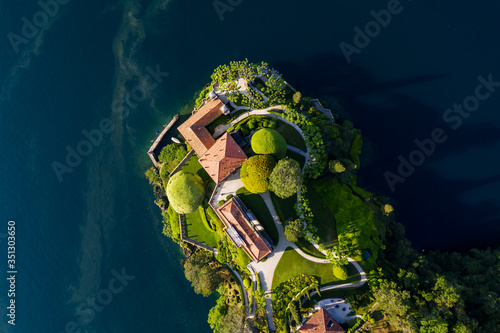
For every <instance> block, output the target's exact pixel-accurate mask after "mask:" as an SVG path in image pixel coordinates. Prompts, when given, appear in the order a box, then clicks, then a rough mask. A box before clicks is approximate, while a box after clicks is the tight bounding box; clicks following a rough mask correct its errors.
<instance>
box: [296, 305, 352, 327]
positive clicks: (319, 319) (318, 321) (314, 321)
mask: <svg viewBox="0 0 500 333" xmlns="http://www.w3.org/2000/svg"><path fill="white" fill-rule="evenodd" d="M327 332H334V333H343V332H345V329H343V328H342V326H340V325H339V323H337V322H336V321H335V319H333V318H332V316H330V314H329V313H328V312H327V311H326V310H325V309H323V308H321V309H320V310H319V311H318V312H316V313H315V314H314V315H313V316H312V317H311V318H309V320H308V321H307V322H306V323H305V324H304V325H302V327H301V328H300V329H299V333H327Z"/></svg>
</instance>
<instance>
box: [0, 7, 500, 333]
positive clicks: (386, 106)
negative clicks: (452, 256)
mask: <svg viewBox="0 0 500 333" xmlns="http://www.w3.org/2000/svg"><path fill="white" fill-rule="evenodd" d="M402 6H403V8H404V9H403V10H402V12H401V13H400V14H397V15H394V16H393V18H392V21H391V23H390V24H389V25H388V26H387V27H386V28H384V29H382V30H381V31H380V33H379V34H378V35H377V36H376V37H374V38H373V39H372V41H371V42H370V44H369V45H368V46H367V47H365V48H363V49H362V50H361V52H360V54H354V55H353V56H352V59H353V61H352V62H351V63H350V64H348V63H347V62H346V61H345V58H344V57H343V56H342V54H341V53H340V48H339V43H340V42H342V41H344V42H347V43H351V44H352V43H353V38H354V31H353V28H354V27H355V26H360V27H363V26H364V25H365V24H366V23H367V22H369V21H370V20H372V17H371V16H370V11H371V10H379V9H382V8H385V7H387V2H385V1H375V2H367V1H365V2H361V1H349V2H335V3H332V4H324V3H323V2H320V1H313V2H309V3H307V4H304V3H303V2H299V1H289V2H287V3H286V6H284V5H283V4H278V3H271V4H266V6H265V7H264V8H262V7H259V6H258V5H256V4H252V3H251V2H246V1H244V2H242V3H241V4H240V5H238V6H236V7H235V8H233V11H231V12H226V13H224V14H223V18H224V20H223V21H221V20H220V18H219V16H218V14H217V12H216V11H215V9H214V8H213V6H212V3H211V2H209V1H196V2H187V1H185V2H181V1H177V0H172V1H118V2H116V1H115V2H110V1H87V2H85V3H82V2H76V1H71V2H69V3H68V4H66V5H61V8H60V11H59V13H58V14H57V15H55V17H54V18H51V19H50V20H49V23H48V25H46V26H44V27H43V29H42V31H40V32H38V33H37V34H36V36H35V37H33V38H31V39H30V40H29V43H27V44H20V45H19V49H20V52H19V53H18V54H16V53H15V52H14V50H13V48H12V47H11V44H10V42H9V40H8V38H7V37H6V36H7V34H8V33H9V32H14V33H16V34H21V28H22V24H23V23H22V21H21V18H22V17H23V16H26V17H27V18H32V17H33V14H34V13H36V12H37V11H39V10H40V7H39V6H38V5H37V4H36V2H35V1H17V2H15V3H9V4H6V3H2V4H0V13H2V20H0V36H4V37H2V41H1V42H0V45H1V47H0V50H1V53H0V83H1V86H0V88H1V92H0V94H1V95H0V156H2V163H1V166H2V168H1V172H0V177H1V178H0V179H1V185H2V187H1V188H2V190H1V191H0V207H1V208H0V233H5V232H6V229H7V221H9V220H14V221H16V228H17V230H16V231H17V234H16V236H17V270H18V274H17V285H16V289H17V290H16V302H17V303H16V304H17V307H16V310H17V312H16V314H17V317H16V327H15V328H13V327H11V326H10V325H8V324H7V317H6V316H5V313H6V309H5V306H6V304H7V302H8V298H7V296H6V291H7V289H8V286H7V284H6V283H5V278H6V277H7V273H6V271H7V270H6V256H7V254H6V239H5V238H3V237H2V235H0V237H2V238H0V263H1V264H0V280H1V281H2V283H0V295H1V296H0V315H1V317H2V319H1V320H0V331H1V332H14V331H17V332H64V331H65V330H66V331H72V330H73V328H72V325H73V324H71V322H75V326H77V328H78V329H81V332H192V331H193V330H196V331H197V332H210V328H209V326H208V324H207V323H206V317H207V313H208V309H209V308H210V307H211V306H212V302H213V301H212V300H211V299H206V298H203V297H201V296H199V295H196V294H194V293H193V292H192V290H191V289H190V287H189V283H188V282H187V281H186V280H185V279H184V276H183V273H182V271H181V266H180V260H181V258H182V255H181V253H180V250H179V249H178V247H177V246H176V245H175V244H172V243H171V242H170V241H169V240H168V239H166V238H165V237H163V236H161V233H160V231H161V225H160V220H161V216H160V213H159V211H158V209H157V208H156V207H155V206H154V204H153V203H152V201H153V196H152V191H151V189H150V187H149V186H148V184H147V183H146V181H145V180H144V179H143V172H144V170H145V169H146V168H147V167H148V165H149V163H150V161H149V160H148V158H147V156H146V154H145V151H147V148H148V146H149V144H150V142H149V141H150V140H152V139H153V138H154V137H155V132H156V131H157V130H158V129H159V128H161V124H164V123H166V122H167V121H168V120H169V119H170V117H171V116H172V115H173V114H175V113H176V112H178V110H179V108H181V107H182V106H183V105H185V104H186V103H187V102H188V101H189V100H190V99H191V97H192V96H193V93H194V92H195V90H196V89H199V88H200V87H202V86H203V85H204V84H205V83H206V82H207V81H208V80H209V76H210V74H211V72H212V70H213V68H214V67H216V66H217V65H218V64H221V63H226V62H229V61H230V60H235V59H244V58H246V57H247V58H249V59H250V60H251V61H262V60H264V61H267V62H270V63H271V64H272V65H274V66H276V67H277V68H278V69H279V70H280V71H282V72H283V73H285V76H286V78H287V80H288V81H289V82H290V83H291V84H293V85H294V86H296V87H297V88H298V89H300V90H302V91H303V92H304V93H306V94H308V95H311V96H315V97H320V98H323V99H326V100H329V101H330V102H332V103H333V101H334V100H335V99H337V100H339V101H340V102H341V103H342V104H343V105H344V106H345V109H344V110H341V111H340V113H342V114H343V115H344V116H345V117H347V118H349V119H351V120H353V121H354V122H355V125H356V126H357V127H359V128H361V129H362V130H363V134H364V137H365V151H364V157H365V158H364V161H365V164H364V166H363V168H362V169H361V170H360V172H359V181H360V183H361V184H362V185H363V186H365V187H367V188H368V189H371V190H374V191H376V192H379V193H382V194H385V195H389V196H391V198H392V199H393V200H394V202H395V206H396V210H397V219H398V220H399V221H400V222H402V223H403V224H404V225H405V226H406V228H407V233H408V237H409V238H410V240H412V241H413V242H414V243H415V244H416V245H417V246H418V247H434V248H440V249H457V250H461V249H466V248H468V247H471V246H475V247H486V246H492V245H495V244H498V239H500V237H499V236H500V229H499V219H500V216H499V206H500V202H499V201H498V196H497V195H496V194H497V193H498V191H499V188H500V183H499V177H498V175H499V171H498V170H499V168H498V166H499V164H500V159H499V158H498V151H499V142H498V141H499V139H500V136H499V134H498V133H499V131H498V126H499V123H500V119H499V118H500V116H498V112H497V109H498V105H499V104H500V91H499V92H498V93H493V94H492V95H491V97H490V98H488V99H487V100H485V101H483V102H481V105H480V107H479V109H478V110H477V111H476V112H475V113H474V114H473V115H471V116H470V117H469V118H468V119H466V120H464V122H463V124H462V126H461V127H460V128H459V129H457V130H452V129H450V127H449V124H446V123H444V122H443V120H442V115H443V113H444V112H445V110H446V109H447V108H449V107H451V106H452V105H453V103H461V102H462V101H463V99H464V98H465V97H467V96H468V95H470V94H472V93H474V89H475V87H476V86H477V84H478V81H477V76H479V75H483V76H487V75H488V74H489V73H492V74H493V77H494V78H495V77H498V80H499V81H500V65H499V63H498V61H497V58H498V55H499V53H500V52H499V49H498V45H500V44H499V38H500V37H499V36H500V34H499V30H500V27H499V26H498V24H497V23H496V22H498V15H499V14H498V13H500V10H499V9H500V8H499V7H500V6H499V5H498V4H497V3H496V2H493V1H483V2H481V3H480V4H477V3H475V4H473V5H472V4H469V2H465V1H440V2H438V3H424V2H419V1H412V2H402ZM157 65H158V66H159V68H160V71H162V72H168V73H169V75H168V76H166V77H162V78H161V82H158V85H157V87H156V88H155V89H153V90H151V91H149V92H148V93H147V96H144V98H141V101H134V100H132V102H130V103H129V104H131V105H133V107H131V106H129V113H128V114H123V113H120V112H114V111H119V110H117V108H115V109H113V108H112V107H111V105H112V104H113V102H114V101H118V102H115V107H116V106H123V105H124V103H123V99H124V98H123V96H126V95H127V94H130V93H131V92H132V91H134V88H136V87H137V86H138V84H140V83H141V82H143V80H144V79H146V77H147V75H148V74H149V71H148V69H147V68H148V66H149V67H150V68H156V66H157ZM106 119H110V120H109V121H110V124H112V126H113V127H114V129H113V130H111V131H110V133H105V135H103V138H102V142H100V143H99V144H97V145H96V146H92V152H90V153H89V154H88V156H85V157H84V158H82V161H81V162H80V163H77V164H78V165H77V166H76V167H72V168H71V169H72V172H71V173H64V174H63V175H62V182H60V181H59V179H58V177H56V175H55V172H54V170H53V167H52V163H53V162H54V161H57V162H59V163H61V164H63V163H65V158H66V154H67V152H66V147H67V146H69V147H70V148H72V149H77V146H78V144H79V143H80V142H81V141H82V140H85V139H86V138H85V136H84V134H82V131H83V130H87V131H91V130H93V129H96V128H99V124H100V123H101V122H102V121H103V120H104V121H106ZM436 127H442V128H443V129H445V130H446V133H447V134H448V135H449V138H448V140H447V141H446V142H445V143H443V144H441V145H439V146H438V147H437V148H436V152H435V153H434V154H433V155H431V156H430V157H429V158H427V159H426V161H425V163H424V164H423V165H421V166H419V167H418V168H417V169H416V170H415V172H414V173H413V174H412V175H411V176H410V177H408V179H407V180H406V181H405V182H404V183H402V184H397V185H396V190H395V191H394V193H392V192H391V190H390V188H389V187H388V185H387V183H386V181H385V179H384V176H383V174H384V172H385V171H391V172H396V170H397V166H398V160H397V158H398V156H399V155H402V156H408V155H409V154H410V153H411V152H412V150H414V149H415V144H414V143H413V141H414V140H415V139H419V140H422V139H425V138H427V137H429V135H430V132H431V131H432V130H433V129H434V128H436ZM122 270H125V272H126V275H129V276H133V277H134V278H133V279H132V280H129V281H126V282H125V283H126V284H127V285H126V286H125V287H124V288H123V290H120V292H115V293H110V291H109V290H110V289H113V288H112V287H110V284H109V283H110V282H111V281H115V280H113V279H116V274H118V273H117V272H120V273H121V272H122ZM113 271H114V272H115V273H113ZM113 286H115V287H116V285H113ZM115 289H116V288H115ZM115 289H113V290H115ZM109 295H111V297H112V298H111V299H109V298H106V297H107V296H109ZM96 297H97V298H98V300H101V301H102V302H101V303H98V304H97V307H96V308H94V309H92V304H93V303H92V302H93V299H94V298H96ZM88 302H90V303H88ZM103 303H106V305H104V306H102V308H101V307H100V306H99V304H103ZM107 303H109V304H107ZM88 304H89V305H88ZM68 323H69V324H68ZM66 325H68V326H67V329H66V328H65V327H66Z"/></svg>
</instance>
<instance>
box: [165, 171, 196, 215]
mask: <svg viewBox="0 0 500 333" xmlns="http://www.w3.org/2000/svg"><path fill="white" fill-rule="evenodd" d="M204 196H205V188H204V186H203V181H202V180H201V178H200V176H198V175H193V174H192V173H188V172H183V171H179V172H177V173H176V174H175V175H173V176H172V178H170V180H169V181H168V184H167V197H168V200H169V201H170V204H171V205H172V207H173V208H174V210H175V211H176V212H177V213H179V214H189V213H192V212H194V211H195V210H196V208H198V206H199V205H201V203H202V201H203V198H204Z"/></svg>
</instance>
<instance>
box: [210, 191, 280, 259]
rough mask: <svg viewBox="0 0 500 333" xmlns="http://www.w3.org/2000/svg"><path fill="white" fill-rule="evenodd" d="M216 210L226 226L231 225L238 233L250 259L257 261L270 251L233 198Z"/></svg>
mask: <svg viewBox="0 0 500 333" xmlns="http://www.w3.org/2000/svg"><path fill="white" fill-rule="evenodd" d="M217 211H218V212H219V214H220V216H221V217H222V222H223V223H224V225H225V226H226V228H229V227H232V228H233V229H234V230H235V231H236V232H237V233H238V235H239V236H240V238H241V240H242V241H243V243H244V245H243V247H244V248H245V250H246V252H247V253H248V255H249V256H250V257H251V258H252V260H256V261H259V260H261V259H262V258H264V257H265V256H267V255H268V254H269V253H271V248H270V247H269V245H268V244H267V243H266V242H265V241H264V240H263V239H262V238H261V237H260V236H259V235H258V234H257V232H256V231H255V230H254V228H253V227H251V226H250V221H248V220H247V218H246V217H245V215H244V214H243V212H242V211H241V208H240V206H239V205H238V204H237V203H236V202H235V198H231V199H229V200H228V201H227V202H226V203H225V204H224V205H222V206H221V207H220V208H219V209H217Z"/></svg>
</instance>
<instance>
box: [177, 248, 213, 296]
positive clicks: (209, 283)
mask: <svg viewBox="0 0 500 333" xmlns="http://www.w3.org/2000/svg"><path fill="white" fill-rule="evenodd" d="M184 275H185V276H186V279H187V280H188V281H190V282H191V285H192V286H193V288H194V291H195V292H196V293H197V294H202V295H203V296H205V297H206V296H209V295H210V294H212V293H213V292H214V291H215V290H216V289H217V287H218V286H219V284H220V283H221V282H222V275H221V273H220V272H219V268H218V265H217V264H216V263H215V262H214V261H213V258H212V256H211V254H210V253H208V252H207V251H203V250H198V251H196V252H195V253H194V254H192V255H191V257H189V259H187V260H186V262H185V263H184Z"/></svg>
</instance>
